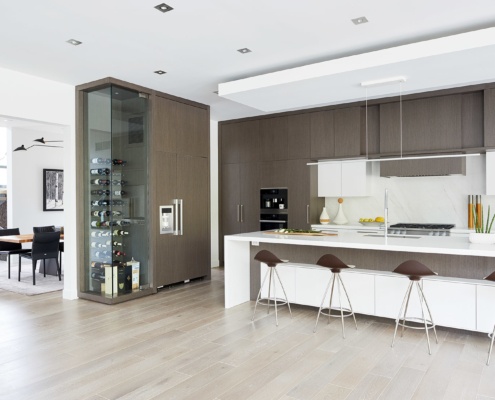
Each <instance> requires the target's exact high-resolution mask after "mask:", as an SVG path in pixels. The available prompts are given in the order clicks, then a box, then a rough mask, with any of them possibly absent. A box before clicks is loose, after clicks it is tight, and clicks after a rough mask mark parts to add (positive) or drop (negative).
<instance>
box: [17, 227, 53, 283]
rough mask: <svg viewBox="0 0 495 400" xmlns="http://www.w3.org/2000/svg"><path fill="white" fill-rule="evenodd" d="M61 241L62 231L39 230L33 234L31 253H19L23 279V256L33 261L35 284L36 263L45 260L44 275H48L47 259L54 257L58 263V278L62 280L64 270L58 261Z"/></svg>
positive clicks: (34, 280)
mask: <svg viewBox="0 0 495 400" xmlns="http://www.w3.org/2000/svg"><path fill="white" fill-rule="evenodd" d="M59 243H60V232H39V233H35V234H34V236H33V247H32V248H31V251H30V252H29V253H22V254H19V277H18V280H19V281H20V280H21V257H24V258H29V259H31V260H32V261H33V285H36V274H35V270H36V263H37V262H38V260H43V269H44V274H43V276H45V277H46V265H45V260H47V259H50V258H54V259H55V262H56V263H57V272H58V280H59V281H61V280H62V271H61V269H60V264H59V262H58V253H59V251H58V245H59Z"/></svg>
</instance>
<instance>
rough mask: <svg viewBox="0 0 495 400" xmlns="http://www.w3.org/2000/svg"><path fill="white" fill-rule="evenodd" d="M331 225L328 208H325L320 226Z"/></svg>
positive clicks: (321, 215)
mask: <svg viewBox="0 0 495 400" xmlns="http://www.w3.org/2000/svg"><path fill="white" fill-rule="evenodd" d="M328 223H330V216H329V215H328V213H327V208H326V207H323V211H322V212H321V214H320V224H323V225H326V224H328Z"/></svg>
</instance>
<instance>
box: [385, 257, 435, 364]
mask: <svg viewBox="0 0 495 400" xmlns="http://www.w3.org/2000/svg"><path fill="white" fill-rule="evenodd" d="M393 272H395V273H397V274H401V275H406V276H407V277H409V281H410V282H409V286H408V288H407V290H406V294H405V296H404V300H403V301H402V306H401V308H400V311H399V316H398V317H397V319H396V320H395V332H394V338H393V339H392V347H394V341H395V337H396V335H397V328H398V327H399V325H400V326H402V332H401V335H400V336H401V337H402V336H403V335H404V328H405V327H406V328H411V329H423V327H422V326H412V325H408V324H407V323H406V322H413V323H414V322H416V323H422V324H424V330H425V332H426V340H427V342H428V353H429V354H430V355H431V348H430V336H429V334H428V329H433V332H435V340H436V342H437V343H438V337H437V330H436V329H435V323H434V322H433V317H432V316H431V311H430V307H428V303H427V302H426V298H425V295H424V293H423V290H422V289H421V285H420V284H419V282H420V281H421V279H422V278H423V277H425V276H431V275H437V273H436V272H433V271H432V270H431V269H429V268H428V267H427V266H426V265H424V264H421V263H420V262H419V261H416V260H408V261H405V262H403V263H402V264H400V265H399V266H398V267H397V268H396V269H394V271H393ZM413 284H415V286H416V289H417V291H418V296H419V303H420V306H421V318H419V317H409V318H407V307H408V305H409V298H410V297H411V291H412V288H413ZM423 303H424V305H425V306H426V311H428V315H429V319H427V318H425V309H424V306H423ZM402 311H404V314H403V313H402ZM401 315H402V317H401ZM401 319H402V322H400V320H401Z"/></svg>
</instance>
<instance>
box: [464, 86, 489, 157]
mask: <svg viewBox="0 0 495 400" xmlns="http://www.w3.org/2000/svg"><path fill="white" fill-rule="evenodd" d="M483 145H484V137H483V92H481V91H478V92H474V93H465V94H463V95H462V148H463V149H479V148H481V147H483Z"/></svg>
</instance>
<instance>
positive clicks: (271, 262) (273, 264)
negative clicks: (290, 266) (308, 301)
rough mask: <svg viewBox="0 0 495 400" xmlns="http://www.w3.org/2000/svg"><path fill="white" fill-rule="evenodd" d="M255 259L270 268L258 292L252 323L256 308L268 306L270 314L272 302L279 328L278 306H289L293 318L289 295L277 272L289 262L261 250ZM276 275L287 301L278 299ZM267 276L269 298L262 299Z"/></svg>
mask: <svg viewBox="0 0 495 400" xmlns="http://www.w3.org/2000/svg"><path fill="white" fill-rule="evenodd" d="M254 259H255V260H257V261H259V262H262V263H264V264H266V265H267V266H268V269H267V270H266V273H265V277H264V278H263V283H262V284H261V287H260V291H259V292H258V297H257V298H256V303H255V305H254V312H253V317H252V318H251V321H254V315H255V314H256V307H257V306H258V303H259V304H262V305H265V306H267V314H269V312H270V306H271V304H270V302H273V305H274V306H275V322H276V324H277V326H278V312H277V307H278V306H283V305H285V304H287V306H288V307H289V313H290V317H291V318H292V311H291V309H290V303H289V300H288V298H287V294H286V293H285V289H284V285H283V284H282V281H281V280H280V276H279V275H278V272H277V265H278V264H281V263H284V262H287V261H283V260H281V259H279V258H278V257H277V256H276V255H275V254H273V253H271V252H269V251H268V250H261V251H260V252H258V254H256V255H255V256H254ZM275 275H276V276H277V279H278V281H279V283H280V287H281V288H282V291H283V292H284V296H285V299H281V298H277V292H276V285H275ZM267 276H269V279H268V297H266V298H261V291H262V290H263V286H265V281H266V278H267ZM272 289H273V297H271V292H272Z"/></svg>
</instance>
